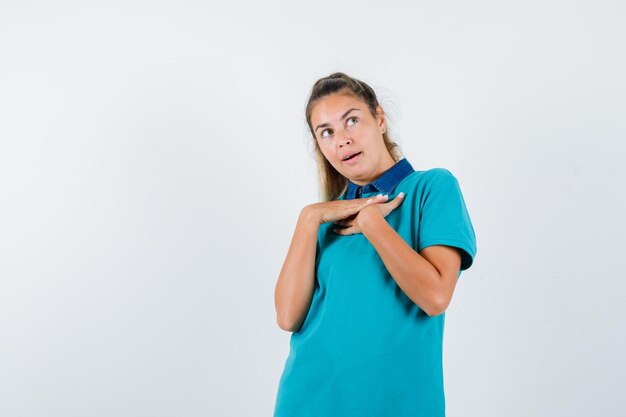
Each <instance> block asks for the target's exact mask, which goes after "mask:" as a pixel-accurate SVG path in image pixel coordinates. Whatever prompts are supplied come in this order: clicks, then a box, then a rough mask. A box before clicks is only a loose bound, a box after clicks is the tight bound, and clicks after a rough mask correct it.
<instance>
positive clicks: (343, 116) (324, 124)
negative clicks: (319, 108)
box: [315, 108, 360, 132]
mask: <svg viewBox="0 0 626 417" xmlns="http://www.w3.org/2000/svg"><path fill="white" fill-rule="evenodd" d="M352 110H357V111H360V109H355V108H352V109H350V110H348V111H347V112H345V113H344V114H342V115H341V117H340V118H339V120H343V119H345V118H346V116H347V115H348V113H350V112H351V111H352ZM326 126H328V123H322V124H321V125H317V127H316V128H315V131H316V132H317V129H319V128H320V127H326Z"/></svg>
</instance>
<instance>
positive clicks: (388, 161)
mask: <svg viewBox="0 0 626 417" xmlns="http://www.w3.org/2000/svg"><path fill="white" fill-rule="evenodd" d="M395 164H396V161H394V160H393V158H392V157H391V155H390V154H389V153H388V152H387V153H386V155H385V158H384V159H383V160H382V161H381V164H380V166H379V167H378V168H377V169H376V171H375V172H374V175H372V176H371V177H370V178H368V179H365V180H354V179H350V181H352V182H353V183H355V184H356V185H361V186H363V185H365V184H369V183H371V182H373V181H376V179H377V178H378V177H380V176H381V175H382V174H383V173H384V172H385V171H387V170H388V169H389V168H391V167H392V166H394V165H395Z"/></svg>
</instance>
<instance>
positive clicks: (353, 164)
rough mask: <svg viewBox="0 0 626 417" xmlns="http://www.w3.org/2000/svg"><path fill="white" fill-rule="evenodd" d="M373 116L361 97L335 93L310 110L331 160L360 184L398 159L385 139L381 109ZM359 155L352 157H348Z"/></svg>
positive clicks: (322, 145) (316, 130)
mask: <svg viewBox="0 0 626 417" xmlns="http://www.w3.org/2000/svg"><path fill="white" fill-rule="evenodd" d="M378 110H379V112H380V113H379V114H378V115H377V116H376V117H374V116H372V114H371V113H370V111H369V108H368V107H367V104H366V103H365V102H363V101H362V100H360V99H359V98H357V97H355V96H353V95H350V94H346V93H335V94H332V95H330V96H326V97H324V98H322V99H320V100H319V101H318V102H317V103H316V104H315V105H314V106H313V108H312V110H311V125H312V126H313V129H314V132H315V139H316V141H317V143H318V145H319V147H320V150H321V151H322V154H324V156H325V157H326V159H327V160H328V162H330V164H331V165H332V166H333V167H334V168H335V169H336V170H337V171H338V172H339V173H340V174H342V175H343V176H344V177H346V178H349V179H350V180H352V182H354V183H355V184H357V185H364V184H367V183H369V182H372V181H373V180H375V179H376V178H377V177H378V176H380V174H382V173H383V172H385V171H386V170H387V169H389V168H391V167H392V166H393V165H394V164H395V161H394V160H393V158H392V157H391V155H390V154H389V151H388V150H387V147H386V146H385V143H384V141H383V132H385V130H386V123H385V117H384V115H383V114H382V111H383V110H382V108H381V107H380V106H379V107H378ZM353 154H357V155H356V156H354V157H352V158H351V159H347V160H346V157H349V156H351V155H353Z"/></svg>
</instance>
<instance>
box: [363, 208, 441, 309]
mask: <svg viewBox="0 0 626 417" xmlns="http://www.w3.org/2000/svg"><path fill="white" fill-rule="evenodd" d="M363 214H366V215H365V216H363V217H361V218H360V219H359V227H360V229H361V232H362V233H363V235H364V236H365V237H366V238H367V239H368V240H369V242H370V243H371V244H372V246H373V247H374V249H375V250H376V252H378V255H379V256H380V258H381V260H382V261H383V263H384V264H385V267H386V268H387V270H388V271H389V273H390V274H391V276H392V277H393V279H394V280H395V281H396V283H397V284H398V286H399V287H400V288H401V289H402V291H404V293H405V294H406V295H407V296H408V297H409V298H410V299H411V300H412V301H413V302H414V303H415V304H417V305H418V306H419V307H420V308H421V309H422V310H424V311H425V312H426V313H427V314H429V315H437V314H439V312H440V311H441V304H442V302H441V297H440V294H441V278H440V276H439V272H438V271H437V269H436V268H435V267H434V266H433V265H432V264H431V263H430V262H429V261H428V260H427V259H426V258H424V257H423V256H421V255H420V254H419V253H417V252H416V251H415V250H414V249H413V248H412V247H411V246H410V245H409V244H408V243H406V241H405V240H404V239H403V238H402V237H401V236H400V235H399V234H398V233H397V232H396V231H395V230H394V229H393V228H392V227H391V226H390V225H389V224H388V223H387V221H386V220H385V218H384V217H383V216H382V215H381V214H380V212H378V211H376V210H371V211H368V212H367V213H363Z"/></svg>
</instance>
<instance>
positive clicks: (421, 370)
mask: <svg viewBox="0 0 626 417" xmlns="http://www.w3.org/2000/svg"><path fill="white" fill-rule="evenodd" d="M401 191H402V192H404V193H405V199H404V201H403V202H402V204H401V205H400V206H399V207H398V208H396V209H395V210H393V211H392V212H391V213H390V214H388V215H387V217H385V220H386V221H387V222H388V224H389V225H390V226H391V227H392V228H393V229H394V230H395V231H396V232H397V233H398V234H399V235H400V236H401V237H402V238H403V239H404V240H405V241H406V242H407V243H408V244H409V245H411V247H412V248H413V249H415V250H416V251H417V252H419V251H421V250H422V249H424V248H425V247H427V246H432V245H447V246H453V247H455V248H458V250H459V252H460V254H461V268H460V270H459V276H460V275H461V271H463V270H466V269H468V268H469V267H470V266H471V265H472V263H473V259H474V257H475V254H476V237H475V234H474V229H473V226H472V223H471V221H470V217H469V214H468V211H467V208H466V205H465V201H464V198H463V195H462V193H461V189H460V187H459V183H458V181H457V179H456V178H455V177H454V175H453V174H452V173H451V172H450V171H448V170H447V169H445V168H432V169H429V170H425V171H415V170H414V169H413V167H412V166H411V164H410V163H409V161H408V160H407V159H406V158H404V159H401V160H400V161H398V162H396V164H395V165H394V166H393V167H391V168H390V169H389V170H387V171H386V172H384V173H383V174H382V175H381V176H379V178H378V179H376V180H375V181H373V182H372V183H370V184H366V185H364V186H362V187H361V186H358V185H356V184H354V183H352V182H349V184H348V188H347V191H346V193H344V194H343V195H342V196H341V197H340V198H339V199H340V200H344V199H352V198H360V197H362V198H366V197H371V196H375V195H376V194H378V193H381V192H382V193H385V194H389V200H388V201H391V200H392V199H393V198H395V197H396V195H397V194H398V193H399V192H401ZM334 227H335V224H334V223H333V222H329V223H324V224H322V225H320V227H319V230H318V235H317V253H316V261H315V289H314V293H313V298H312V301H311V305H310V307H309V310H308V312H307V315H306V317H305V319H304V321H303V322H302V325H301V326H300V328H299V329H298V330H297V331H295V332H293V333H292V334H291V338H290V351H289V355H288V357H287V359H286V361H285V365H284V369H283V372H282V375H281V378H280V381H279V384H278V392H277V395H276V402H275V408H274V417H295V416H298V417H309V416H310V417H368V416H371V417H375V416H376V417H379V416H389V417H409V416H410V417H420V416H421V417H444V416H445V395H444V384H443V366H442V348H443V331H444V321H445V312H444V313H442V314H440V315H438V316H434V317H430V316H428V315H427V314H426V313H425V312H424V311H423V310H422V309H421V308H420V307H419V306H418V305H416V304H415V303H414V302H413V301H412V300H411V299H410V298H409V297H408V296H407V295H406V294H405V293H404V292H403V291H402V289H401V288H400V287H399V286H398V285H397V284H396V282H395V281H394V279H393V277H392V276H391V275H390V274H389V272H388V271H387V269H386V267H385V265H384V264H383V262H382V260H381V258H380V256H379V255H378V253H377V252H376V250H375V249H374V247H373V246H372V245H371V244H370V242H369V241H368V240H367V238H366V237H365V236H364V235H363V234H362V233H357V234H354V235H348V236H343V235H338V234H336V233H334V232H333V230H332V229H333V228H334Z"/></svg>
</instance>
